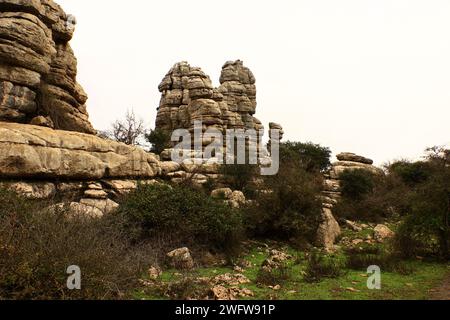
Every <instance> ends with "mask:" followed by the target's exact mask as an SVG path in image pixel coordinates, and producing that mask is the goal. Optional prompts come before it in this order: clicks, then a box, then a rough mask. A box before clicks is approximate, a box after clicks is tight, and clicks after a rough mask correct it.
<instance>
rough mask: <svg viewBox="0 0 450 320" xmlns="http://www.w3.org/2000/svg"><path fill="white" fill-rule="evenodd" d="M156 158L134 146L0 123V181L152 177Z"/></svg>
mask: <svg viewBox="0 0 450 320" xmlns="http://www.w3.org/2000/svg"><path fill="white" fill-rule="evenodd" d="M159 172H160V167H159V161H158V160H157V158H156V157H155V155H153V154H151V153H147V152H145V151H144V150H142V149H140V148H137V147H130V146H127V145H125V144H122V143H117V142H114V141H109V140H104V139H101V138H98V137H96V136H93V135H88V134H82V133H78V132H69V131H59V130H52V129H49V128H45V127H37V126H32V125H23V124H17V123H6V122H0V176H1V177H3V178H51V179H58V178H66V179H80V180H98V179H103V178H110V179H114V178H132V177H139V178H141V179H146V178H153V177H155V176H156V175H157V174H159Z"/></svg>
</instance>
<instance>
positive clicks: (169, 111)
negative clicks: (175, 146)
mask: <svg viewBox="0 0 450 320" xmlns="http://www.w3.org/2000/svg"><path fill="white" fill-rule="evenodd" d="M255 82H256V80H255V77H254V76H253V73H252V72H251V71H250V69H248V68H247V67H245V66H244V64H243V62H242V61H240V60H237V61H230V62H227V63H225V65H224V66H223V68H222V74H221V76H220V83H221V85H220V86H219V87H218V88H214V87H213V85H212V82H211V79H210V77H209V76H208V75H206V74H205V73H204V72H203V71H202V70H201V69H200V68H196V67H191V66H190V65H189V64H188V63H187V62H180V63H177V64H175V65H174V66H173V68H172V69H170V71H169V72H168V73H167V75H166V76H165V77H164V79H163V81H162V83H161V84H160V85H159V90H160V92H161V94H162V97H161V103H160V106H159V108H158V115H157V119H156V128H157V129H160V130H164V131H166V133H168V134H171V133H172V132H173V130H175V129H188V130H193V128H194V122H195V121H202V123H203V131H206V130H207V129H208V128H216V129H219V130H220V131H222V132H224V133H225V131H226V130H227V129H253V130H256V131H258V130H261V129H262V130H263V129H264V127H263V125H262V124H261V121H259V120H258V119H256V118H255V117H254V114H255V113H256V85H255Z"/></svg>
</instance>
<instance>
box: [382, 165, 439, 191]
mask: <svg viewBox="0 0 450 320" xmlns="http://www.w3.org/2000/svg"><path fill="white" fill-rule="evenodd" d="M389 170H390V171H391V172H392V173H393V174H396V175H398V176H399V177H400V178H401V179H402V181H403V182H404V183H406V184H407V185H409V186H415V185H417V184H420V183H422V182H425V181H426V180H427V179H428V177H429V171H430V166H429V163H427V162H423V161H419V162H414V163H410V162H407V161H399V162H395V163H393V164H392V165H391V166H390V167H389Z"/></svg>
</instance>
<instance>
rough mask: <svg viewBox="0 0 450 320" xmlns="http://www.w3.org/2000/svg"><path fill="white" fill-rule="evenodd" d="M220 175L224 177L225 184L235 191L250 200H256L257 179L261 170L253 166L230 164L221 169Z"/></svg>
mask: <svg viewBox="0 0 450 320" xmlns="http://www.w3.org/2000/svg"><path fill="white" fill-rule="evenodd" d="M219 173H220V174H221V175H222V176H223V183H224V184H225V185H226V186H228V187H230V188H231V189H233V190H239V191H242V192H244V194H245V196H246V197H248V198H254V196H255V193H256V185H255V179H257V177H258V175H259V173H260V168H259V166H257V165H251V164H230V165H223V166H221V167H220V171H219Z"/></svg>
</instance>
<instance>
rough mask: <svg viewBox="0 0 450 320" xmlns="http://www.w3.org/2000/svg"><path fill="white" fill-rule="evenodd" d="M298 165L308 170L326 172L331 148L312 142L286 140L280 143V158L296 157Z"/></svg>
mask: <svg viewBox="0 0 450 320" xmlns="http://www.w3.org/2000/svg"><path fill="white" fill-rule="evenodd" d="M297 157H298V159H299V161H300V165H301V166H302V167H303V168H304V169H305V170H306V171H308V172H314V171H321V172H326V171H327V170H328V169H329V168H330V166H331V162H330V158H331V150H330V149H329V148H326V147H322V146H321V145H319V144H314V143H312V142H308V143H301V142H290V141H289V142H286V143H282V144H281V145H280V158H281V160H282V161H283V159H293V158H297Z"/></svg>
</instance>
